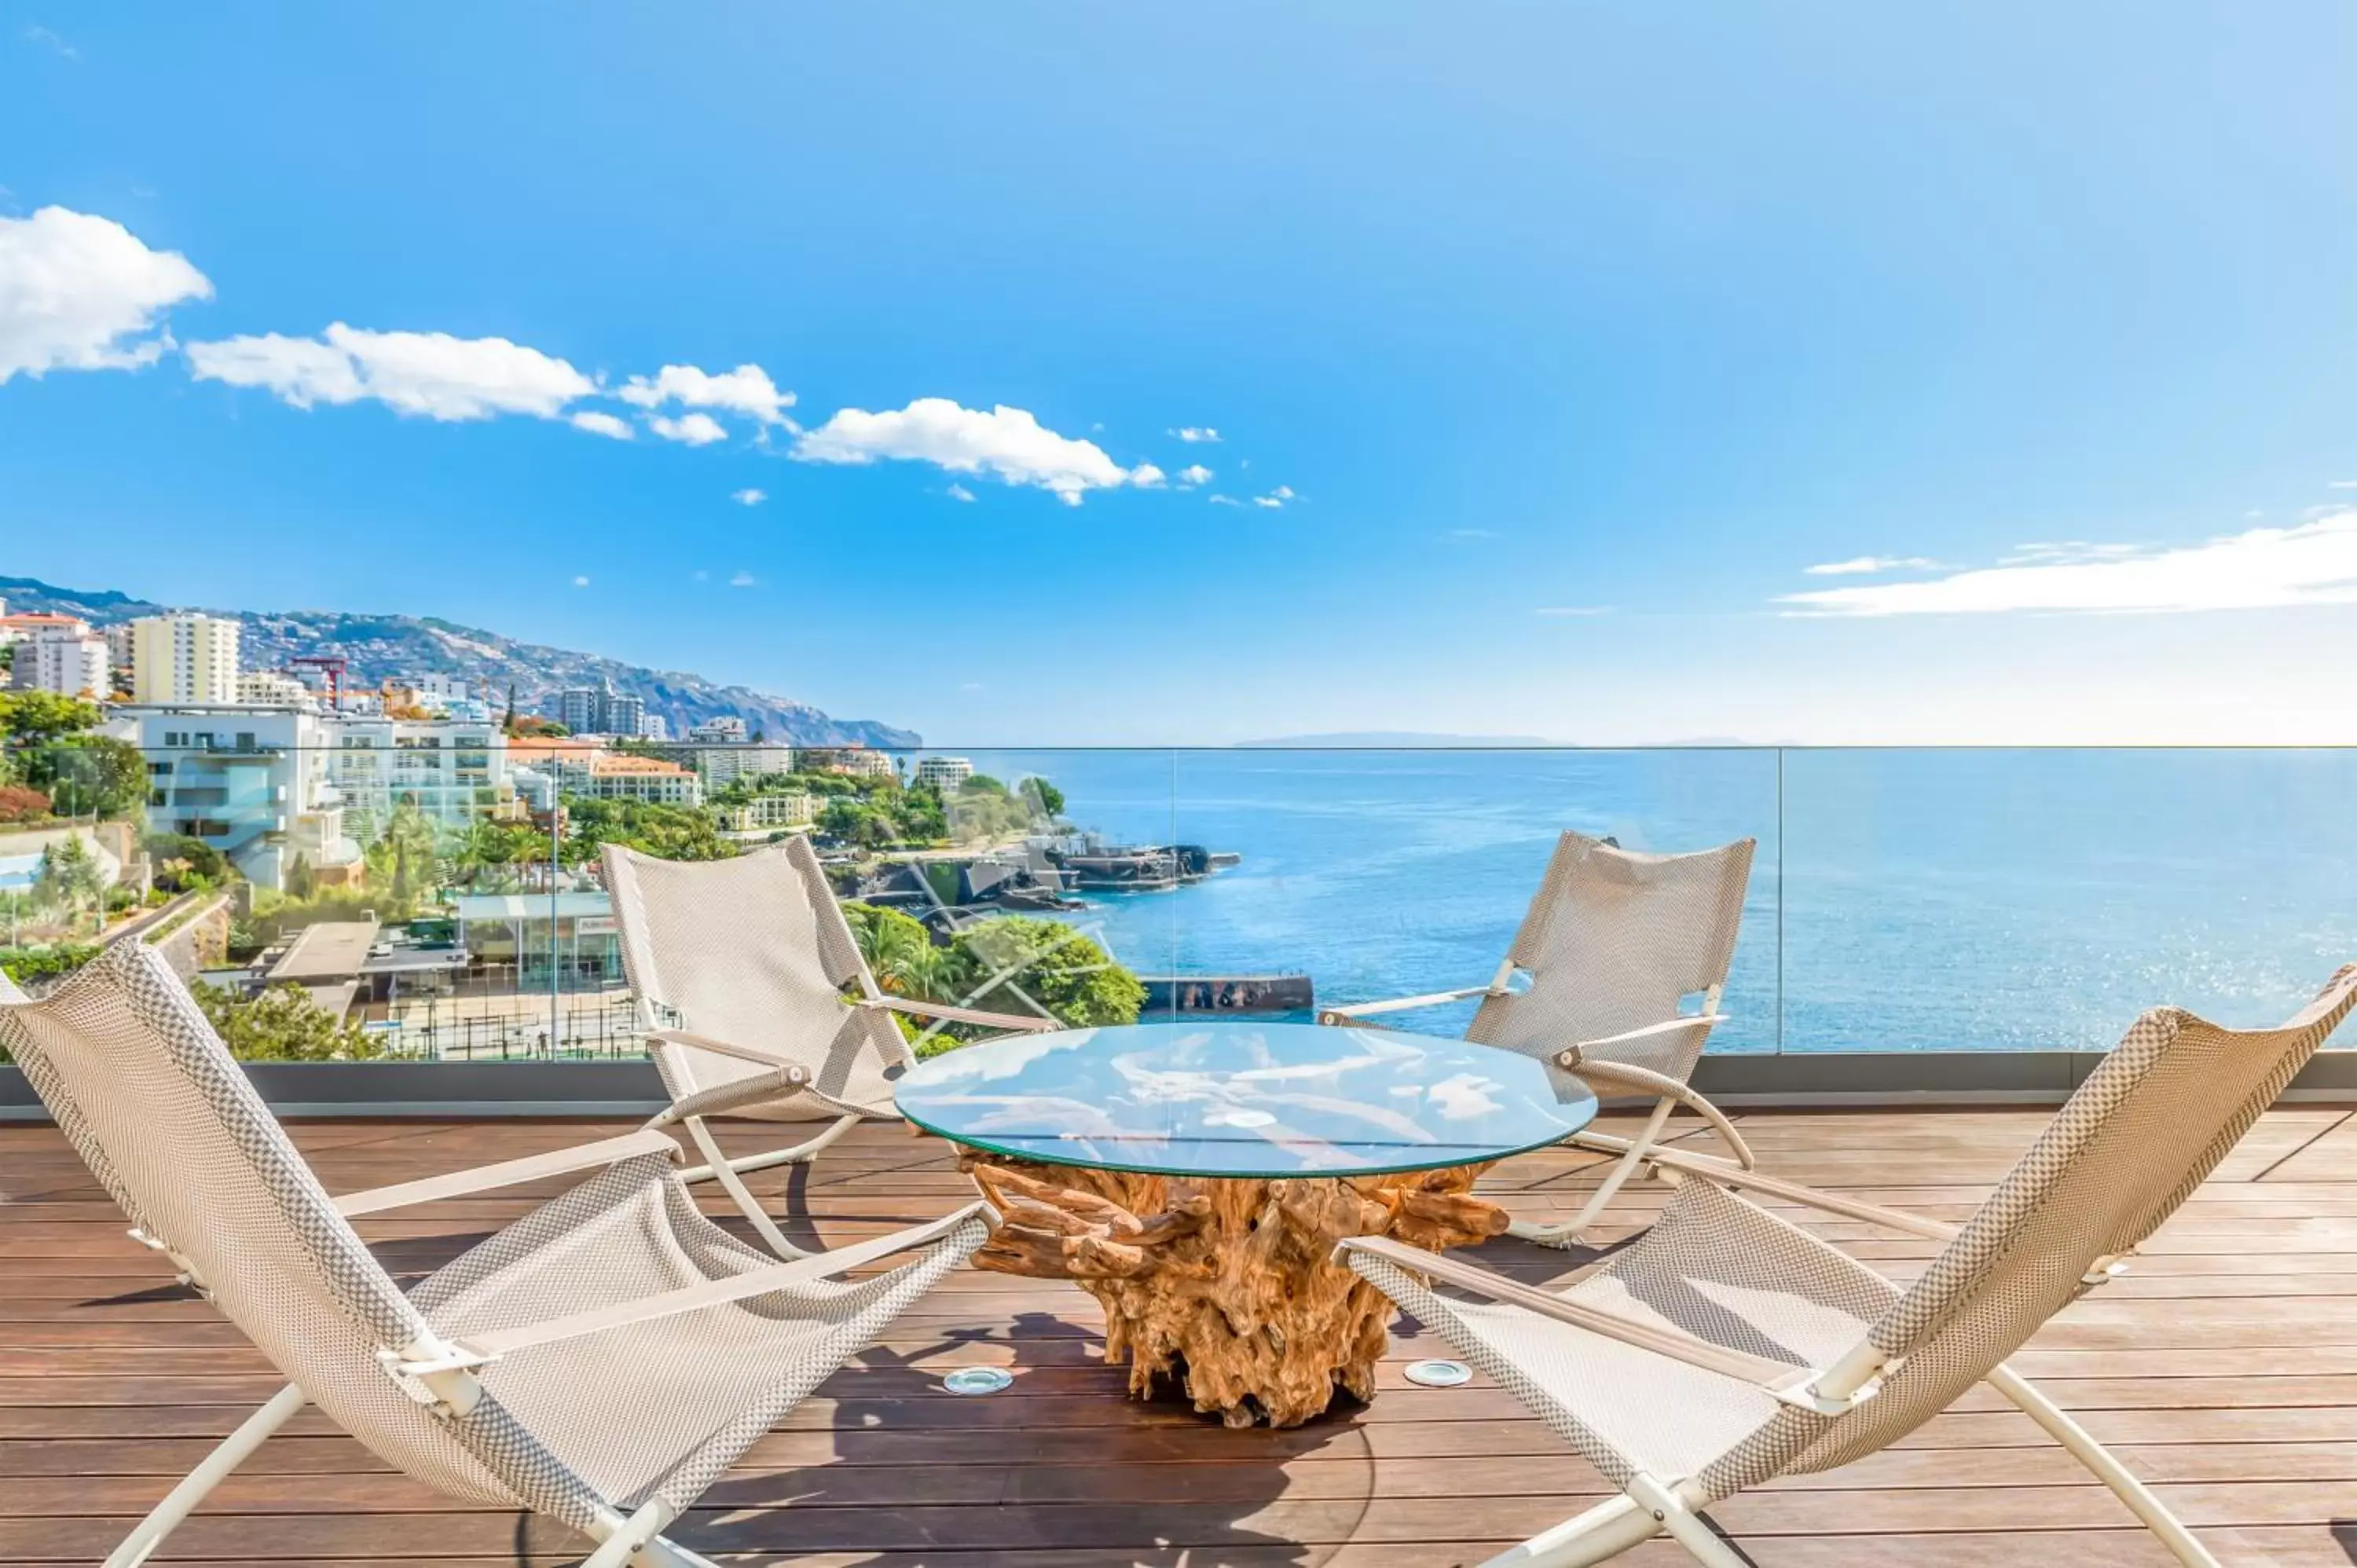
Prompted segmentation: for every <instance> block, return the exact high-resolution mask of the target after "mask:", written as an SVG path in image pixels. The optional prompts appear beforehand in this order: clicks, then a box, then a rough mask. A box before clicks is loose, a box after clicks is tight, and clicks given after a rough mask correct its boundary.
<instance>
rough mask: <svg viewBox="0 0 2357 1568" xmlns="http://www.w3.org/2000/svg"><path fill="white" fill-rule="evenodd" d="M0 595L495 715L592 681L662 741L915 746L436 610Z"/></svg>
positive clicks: (44, 588) (541, 706)
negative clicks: (748, 733)
mask: <svg viewBox="0 0 2357 1568" xmlns="http://www.w3.org/2000/svg"><path fill="white" fill-rule="evenodd" d="M0 601H5V603H6V605H7V607H8V608H9V610H10V611H11V613H17V612H24V611H37V612H48V613H52V614H59V615H70V616H77V617H79V618H81V619H83V620H86V621H89V622H90V623H91V625H92V626H113V625H115V624H117V623H119V622H122V621H126V620H134V619H136V618H139V617H141V616H149V615H162V614H164V613H166V611H167V609H176V608H192V609H201V613H203V614H206V615H218V616H223V617H227V618H233V619H235V620H237V621H238V622H239V623H240V626H241V630H240V632H239V636H238V641H239V660H240V663H241V664H242V666H243V667H244V668H246V669H249V670H274V669H280V668H283V667H284V666H285V662H286V660H288V659H290V658H292V657H294V656H295V655H296V654H298V653H319V654H338V655H340V656H342V657H343V658H344V659H345V660H348V661H349V663H350V669H349V670H348V671H346V674H345V679H346V681H347V682H350V684H352V685H353V686H355V687H360V688H372V687H374V686H376V685H377V684H379V683H380V682H383V681H386V680H388V679H391V678H393V677H396V676H404V675H450V676H454V677H458V678H461V679H464V680H467V681H469V682H474V683H475V685H476V686H477V688H478V689H479V691H480V693H481V694H482V696H483V699H484V700H485V701H486V702H488V703H490V704H491V707H492V709H493V710H494V711H495V712H496V711H499V710H500V709H502V708H504V707H505V705H506V703H507V701H508V692H509V689H510V688H511V686H512V687H513V689H514V692H515V703H516V708H517V711H518V712H520V713H532V714H545V713H547V712H549V710H550V709H551V708H553V707H554V699H555V695H556V693H558V692H561V691H563V690H565V689H566V688H567V687H576V686H595V685H598V684H600V683H601V682H602V683H609V684H611V685H612V687H613V688H614V690H615V691H617V692H625V693H630V695H632V696H635V697H637V698H639V699H640V701H642V702H644V703H646V705H647V712H649V713H650V714H662V716H663V718H664V719H665V720H666V721H667V722H668V723H669V724H670V725H671V730H672V734H673V736H683V735H684V734H685V733H686V732H687V730H688V728H689V727H690V726H691V725H697V724H701V723H703V722H705V720H707V719H716V718H731V717H733V718H740V719H742V720H744V721H745V727H746V728H747V729H748V730H756V731H759V732H760V733H761V734H763V735H764V736H767V737H768V738H769V739H771V740H785V741H790V742H791V743H793V744H795V745H799V746H849V745H864V746H883V747H896V748H906V747H910V746H919V745H921V744H922V740H921V737H920V736H918V735H917V734H916V732H915V731H913V730H905V729H900V728H898V727H896V726H894V725H888V724H883V723H881V722H879V721H877V720H875V719H838V718H835V717H834V716H832V715H831V714H826V713H824V712H823V711H821V710H820V709H818V708H815V707H813V706H812V705H811V704H809V703H799V702H796V701H794V700H793V699H791V698H790V697H783V696H780V695H778V694H777V693H772V692H763V691H759V690H757V689H755V688H753V687H750V686H745V685H740V684H733V683H723V682H716V681H712V680H709V679H707V678H705V676H702V675H698V674H696V673H694V671H686V670H655V669H650V668H648V667H647V666H644V665H639V664H630V663H626V662H625V661H623V660H619V659H612V658H608V657H607V656H605V655H603V654H597V653H582V652H578V651H576V650H572V649H565V648H555V647H552V646H550V645H548V644H545V643H536V642H524V641H522V640H520V639H515V638H511V637H507V636H503V635H502V634H500V633H499V632H495V631H488V630H485V629H484V628H480V627H470V626H463V625H461V624H459V623H458V622H457V621H453V620H446V619H444V618H441V617H439V616H405V615H391V614H382V615H371V614H361V613H353V612H350V611H343V610H235V609H203V608H201V607H197V606H165V605H159V604H154V603H151V602H149V601H148V600H145V599H138V598H134V597H132V596H130V595H128V594H125V593H122V592H120V591H119V590H116V589H113V588H105V589H81V588H61V587H59V586H57V585H54V584H50V583H45V582H42V581H41V580H40V579H38V578H37V577H5V576H0Z"/></svg>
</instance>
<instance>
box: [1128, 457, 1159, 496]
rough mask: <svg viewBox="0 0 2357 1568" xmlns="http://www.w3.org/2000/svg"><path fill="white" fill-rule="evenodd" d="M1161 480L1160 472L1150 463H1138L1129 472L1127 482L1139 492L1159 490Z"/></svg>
mask: <svg viewBox="0 0 2357 1568" xmlns="http://www.w3.org/2000/svg"><path fill="white" fill-rule="evenodd" d="M1163 478H1164V475H1163V472H1162V470H1161V469H1159V468H1157V467H1155V466H1154V465H1153V464H1151V463H1140V464H1139V465H1138V466H1137V467H1135V468H1132V469H1131V470H1130V471H1129V482H1130V483H1131V484H1133V485H1135V486H1136V487H1137V488H1138V489H1141V490H1158V489H1161V488H1162V481H1163Z"/></svg>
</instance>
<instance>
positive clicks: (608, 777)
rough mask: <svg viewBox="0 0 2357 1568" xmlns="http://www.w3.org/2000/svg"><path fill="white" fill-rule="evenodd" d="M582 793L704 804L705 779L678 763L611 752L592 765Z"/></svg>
mask: <svg viewBox="0 0 2357 1568" xmlns="http://www.w3.org/2000/svg"><path fill="white" fill-rule="evenodd" d="M582 793H584V794H587V795H595V796H597V798H598V799H600V800H649V801H654V802H656V803H659V804H662V805H666V806H701V805H702V804H704V780H703V779H698V778H697V777H696V776H695V775H694V773H692V772H690V771H689V770H688V769H686V768H682V767H681V766H680V765H679V764H678V763H676V762H665V761H663V760H662V758H660V757H630V756H619V755H609V756H604V757H597V759H596V760H595V761H593V762H591V763H590V764H589V787H588V788H587V789H585V790H583V791H582Z"/></svg>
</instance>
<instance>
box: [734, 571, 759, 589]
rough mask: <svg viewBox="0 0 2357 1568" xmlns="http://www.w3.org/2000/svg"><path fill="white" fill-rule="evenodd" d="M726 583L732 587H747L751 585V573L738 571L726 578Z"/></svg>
mask: <svg viewBox="0 0 2357 1568" xmlns="http://www.w3.org/2000/svg"><path fill="white" fill-rule="evenodd" d="M728 585H729V586H730V587H732V588H749V587H751V586H752V585H753V574H752V573H750V572H739V573H737V575H735V576H733V577H731V578H729V579H728Z"/></svg>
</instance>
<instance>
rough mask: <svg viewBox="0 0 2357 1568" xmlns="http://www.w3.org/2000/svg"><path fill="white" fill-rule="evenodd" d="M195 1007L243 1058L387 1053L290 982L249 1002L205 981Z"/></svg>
mask: <svg viewBox="0 0 2357 1568" xmlns="http://www.w3.org/2000/svg"><path fill="white" fill-rule="evenodd" d="M194 990H195V992H196V996H197V1005H199V1007H202V1008H203V1009H204V1011H205V1016H206V1018H207V1019H209V1020H210V1022H211V1024H212V1026H213V1028H214V1030H215V1031H216V1032H217V1033H219V1034H220V1036H221V1039H222V1040H223V1041H224V1042H226V1043H227V1045H228V1046H229V1053H230V1055H231V1056H233V1057H235V1058H238V1059H239V1060H240V1061H280V1062H324V1061H365V1060H368V1059H370V1058H374V1057H381V1056H382V1055H383V1054H384V1051H383V1048H382V1047H380V1046H379V1045H377V1043H376V1042H375V1041H373V1040H371V1038H370V1037H369V1036H368V1034H367V1033H366V1031H364V1030H362V1029H361V1027H360V1026H358V1025H356V1024H347V1023H345V1022H344V1021H343V1020H342V1019H340V1018H339V1017H337V1016H336V1015H333V1014H331V1013H329V1012H328V1010H327V1009H326V1008H324V1007H322V1006H320V1005H319V1004H317V1003H316V1002H314V1001H312V1000H311V993H309V992H307V991H306V990H304V989H303V988H302V987H301V986H299V985H296V984H294V983H291V982H290V983H286V984H283V985H274V986H272V987H270V989H269V990H267V991H264V993H262V994H261V995H259V996H256V997H253V998H252V999H251V1000H248V999H245V998H242V997H239V996H238V995H236V994H235V993H231V992H229V991H225V990H223V989H221V987H220V986H217V985H207V984H205V983H203V982H202V981H199V982H198V983H197V984H196V986H195V987H194Z"/></svg>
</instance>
